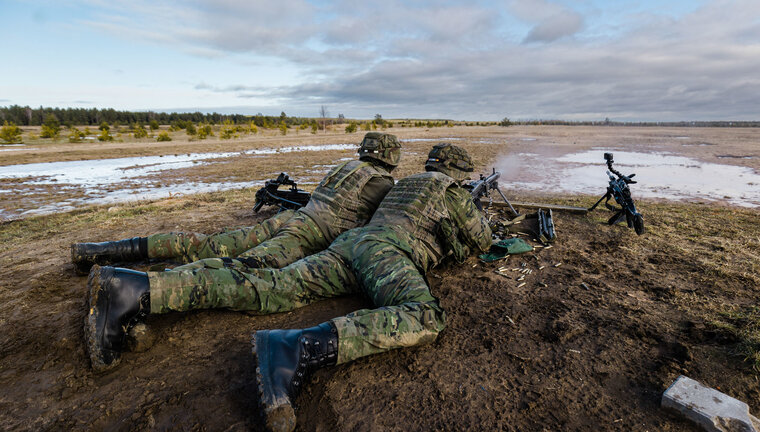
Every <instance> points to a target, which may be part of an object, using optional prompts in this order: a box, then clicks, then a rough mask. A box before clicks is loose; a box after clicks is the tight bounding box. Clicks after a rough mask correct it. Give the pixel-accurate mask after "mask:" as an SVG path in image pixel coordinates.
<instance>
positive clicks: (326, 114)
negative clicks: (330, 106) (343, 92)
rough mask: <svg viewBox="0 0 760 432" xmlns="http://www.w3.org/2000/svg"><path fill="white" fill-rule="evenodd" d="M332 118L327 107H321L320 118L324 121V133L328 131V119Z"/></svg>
mask: <svg viewBox="0 0 760 432" xmlns="http://www.w3.org/2000/svg"><path fill="white" fill-rule="evenodd" d="M329 116H330V112H329V111H327V107H326V106H324V105H321V106H320V107H319V118H320V119H322V132H325V131H326V130H327V117H329Z"/></svg>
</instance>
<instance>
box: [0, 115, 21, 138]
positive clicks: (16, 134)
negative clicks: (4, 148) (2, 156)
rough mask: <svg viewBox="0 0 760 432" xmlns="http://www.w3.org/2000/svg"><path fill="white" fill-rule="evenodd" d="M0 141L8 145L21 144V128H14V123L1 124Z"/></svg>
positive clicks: (5, 122)
mask: <svg viewBox="0 0 760 432" xmlns="http://www.w3.org/2000/svg"><path fill="white" fill-rule="evenodd" d="M0 139H2V140H3V142H5V143H8V144H13V143H20V142H21V128H20V127H18V126H16V123H13V122H10V123H9V122H8V121H7V120H6V121H4V122H3V127H2V128H0Z"/></svg>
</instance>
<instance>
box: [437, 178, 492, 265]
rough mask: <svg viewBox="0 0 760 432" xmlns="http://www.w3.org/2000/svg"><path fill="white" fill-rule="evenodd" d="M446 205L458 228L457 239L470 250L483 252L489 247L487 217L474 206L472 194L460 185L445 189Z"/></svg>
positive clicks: (489, 236)
mask: <svg viewBox="0 0 760 432" xmlns="http://www.w3.org/2000/svg"><path fill="white" fill-rule="evenodd" d="M445 199H446V207H448V210H449V214H450V215H451V219H452V222H453V223H454V225H455V226H456V227H457V228H459V239H460V241H462V242H463V243H464V244H465V245H466V246H467V247H468V248H469V249H470V251H481V252H485V251H487V250H488V249H489V248H490V247H491V227H489V226H488V219H486V217H485V216H484V215H483V213H481V212H480V210H478V208H477V207H475V203H474V202H473V201H472V195H470V192H468V191H467V190H466V189H463V188H461V187H451V188H449V189H448V190H446V198H445Z"/></svg>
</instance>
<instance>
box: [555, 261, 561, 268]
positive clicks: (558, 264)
mask: <svg viewBox="0 0 760 432" xmlns="http://www.w3.org/2000/svg"><path fill="white" fill-rule="evenodd" d="M561 265H562V263H561V262H558V263H557V264H554V267H559V266H561Z"/></svg>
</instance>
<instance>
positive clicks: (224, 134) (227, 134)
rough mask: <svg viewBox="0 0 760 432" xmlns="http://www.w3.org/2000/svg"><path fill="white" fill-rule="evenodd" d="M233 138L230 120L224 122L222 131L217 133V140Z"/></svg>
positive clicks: (233, 133) (233, 126)
mask: <svg viewBox="0 0 760 432" xmlns="http://www.w3.org/2000/svg"><path fill="white" fill-rule="evenodd" d="M234 137H235V125H233V124H232V120H225V121H224V122H223V123H222V130H221V131H220V132H219V138H221V139H231V138H234Z"/></svg>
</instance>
